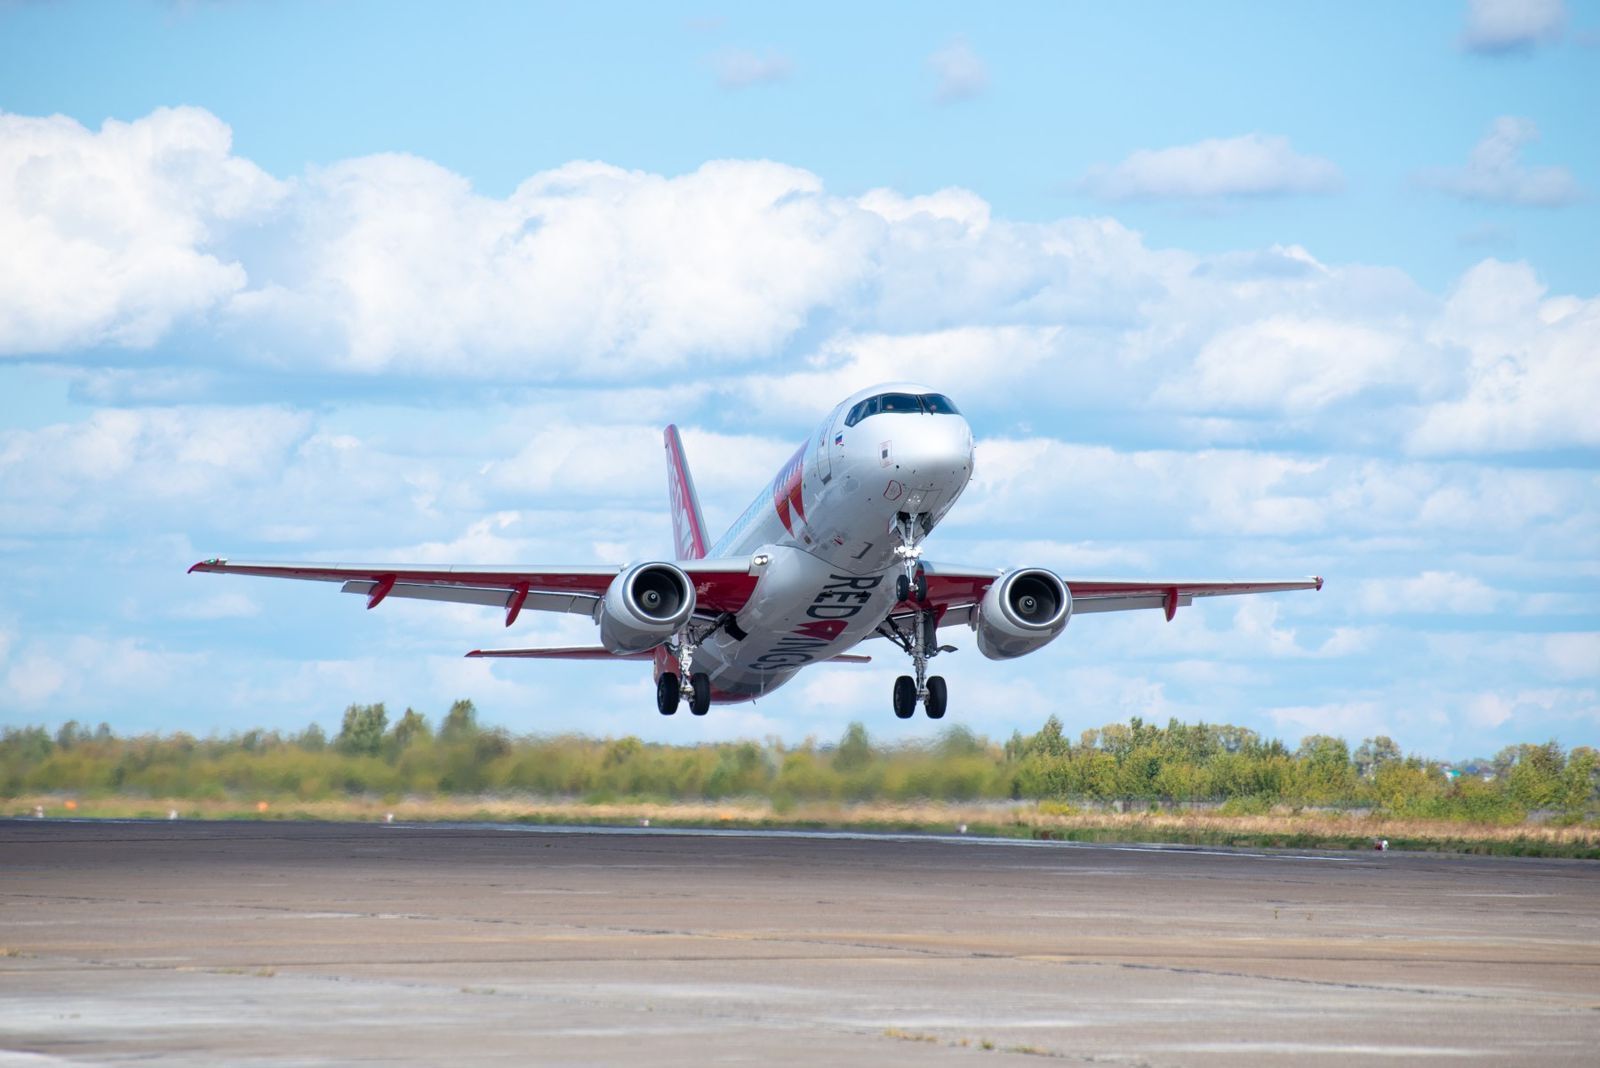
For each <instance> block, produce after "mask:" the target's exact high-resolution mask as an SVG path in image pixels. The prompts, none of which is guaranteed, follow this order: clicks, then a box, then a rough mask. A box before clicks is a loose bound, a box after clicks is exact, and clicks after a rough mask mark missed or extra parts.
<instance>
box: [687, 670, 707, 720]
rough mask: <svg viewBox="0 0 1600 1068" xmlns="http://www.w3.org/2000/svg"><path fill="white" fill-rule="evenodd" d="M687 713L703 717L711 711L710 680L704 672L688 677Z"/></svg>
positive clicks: (697, 672)
mask: <svg viewBox="0 0 1600 1068" xmlns="http://www.w3.org/2000/svg"><path fill="white" fill-rule="evenodd" d="M689 688H690V691H691V692H690V697H689V711H690V712H693V713H694V714H695V715H697V716H703V715H705V714H706V713H707V712H709V711H710V710H711V679H710V677H709V676H708V675H706V673H705V672H704V671H696V672H695V673H694V674H693V675H690V676H689Z"/></svg>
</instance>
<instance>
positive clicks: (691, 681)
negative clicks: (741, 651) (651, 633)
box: [656, 614, 744, 716]
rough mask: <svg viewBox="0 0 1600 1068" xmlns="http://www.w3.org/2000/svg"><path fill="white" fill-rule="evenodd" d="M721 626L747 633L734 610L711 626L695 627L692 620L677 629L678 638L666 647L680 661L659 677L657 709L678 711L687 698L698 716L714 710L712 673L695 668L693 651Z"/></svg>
mask: <svg viewBox="0 0 1600 1068" xmlns="http://www.w3.org/2000/svg"><path fill="white" fill-rule="evenodd" d="M719 630H726V631H727V632H728V633H729V634H732V635H733V636H734V637H736V638H740V639H742V638H743V637H744V634H743V632H741V631H739V630H738V624H737V623H735V622H734V619H733V616H732V614H726V615H723V616H722V617H721V618H720V619H718V620H717V621H716V622H715V623H712V624H710V626H708V627H707V626H703V627H701V628H699V629H696V627H695V625H694V624H693V623H689V624H687V625H686V626H685V627H684V628H683V629H682V630H681V631H679V632H678V634H677V637H676V638H674V639H673V640H672V641H669V642H668V643H667V650H668V651H669V652H671V653H672V655H673V657H674V658H675V659H676V660H677V661H678V670H677V671H676V672H672V671H663V672H662V673H661V677H660V678H658V679H656V709H657V711H659V712H660V713H661V714H662V715H663V716H670V715H672V714H673V713H674V712H676V711H678V702H679V701H688V702H689V711H690V712H691V713H693V714H694V715H696V716H703V715H705V714H706V713H707V712H709V711H710V710H711V676H709V675H707V674H706V673H705V672H704V671H696V670H694V654H695V650H697V649H699V648H700V643H701V642H703V641H705V640H706V639H707V638H709V637H711V636H712V635H713V634H715V633H716V632H717V631H719Z"/></svg>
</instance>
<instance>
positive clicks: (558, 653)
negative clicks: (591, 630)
mask: <svg viewBox="0 0 1600 1068" xmlns="http://www.w3.org/2000/svg"><path fill="white" fill-rule="evenodd" d="M467 655H468V656H504V657H517V658H520V659H523V660H653V659H655V655H656V654H655V653H654V652H651V651H649V650H646V651H645V652H642V653H622V654H618V653H613V652H612V651H611V650H609V649H606V648H604V647H602V646H599V645H567V646H560V647H557V648H554V649H474V650H472V652H470V653H468V654H467Z"/></svg>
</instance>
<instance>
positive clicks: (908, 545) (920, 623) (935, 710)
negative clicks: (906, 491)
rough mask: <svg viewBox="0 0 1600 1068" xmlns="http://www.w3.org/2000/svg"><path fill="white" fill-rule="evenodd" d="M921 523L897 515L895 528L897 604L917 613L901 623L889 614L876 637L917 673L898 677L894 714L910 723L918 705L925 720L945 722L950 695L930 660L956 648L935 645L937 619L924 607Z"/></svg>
mask: <svg viewBox="0 0 1600 1068" xmlns="http://www.w3.org/2000/svg"><path fill="white" fill-rule="evenodd" d="M920 518H921V517H919V516H913V515H907V514H906V513H905V512H901V513H900V514H899V515H897V516H896V517H895V525H894V530H895V533H896V534H897V535H898V536H899V538H900V544H899V545H897V546H896V547H895V555H896V556H898V557H900V563H901V567H902V569H903V570H902V572H901V574H900V575H899V576H897V577H896V579H895V593H896V595H897V598H896V604H897V605H898V604H903V603H905V602H907V601H909V602H911V603H912V604H914V605H916V606H918V607H917V611H916V614H915V616H914V617H912V618H911V619H909V620H907V621H906V622H905V623H904V624H902V623H901V622H900V621H898V620H896V619H895V618H894V616H893V615H892V614H891V615H890V617H889V618H888V619H886V620H884V621H883V622H882V623H880V624H879V625H878V633H880V634H882V635H883V636H884V637H886V638H888V639H889V640H890V641H892V642H894V643H895V644H896V645H898V646H900V648H901V649H903V650H905V653H906V655H907V656H909V657H911V665H912V670H913V671H914V672H915V675H914V676H912V675H901V676H900V677H899V678H898V679H895V680H894V714H895V715H896V716H899V717H900V718H901V719H910V718H911V717H912V716H914V715H916V714H917V704H918V702H921V704H922V710H923V711H924V712H926V713H927V714H928V718H929V719H943V718H944V710H945V706H946V705H947V704H948V703H949V690H948V689H947V688H946V687H945V682H944V676H942V675H929V674H928V661H929V660H931V659H933V658H934V657H936V656H938V655H939V654H940V653H953V652H955V647H954V646H950V645H940V644H939V635H938V623H939V618H938V615H937V614H936V613H935V612H934V611H933V609H932V608H931V607H929V605H928V576H927V573H926V572H924V571H923V569H922V563H921V557H922V546H921V545H920V544H918V543H919V542H920V541H921V538H922V535H923V533H925V529H924V527H923V525H922V523H921V522H920Z"/></svg>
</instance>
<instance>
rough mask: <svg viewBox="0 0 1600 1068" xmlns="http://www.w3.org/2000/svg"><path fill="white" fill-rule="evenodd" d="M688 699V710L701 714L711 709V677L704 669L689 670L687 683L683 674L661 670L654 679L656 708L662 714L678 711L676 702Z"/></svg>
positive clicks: (668, 714)
mask: <svg viewBox="0 0 1600 1068" xmlns="http://www.w3.org/2000/svg"><path fill="white" fill-rule="evenodd" d="M685 697H687V698H688V699H689V711H690V712H692V713H694V714H695V715H697V716H703V715H705V714H706V713H707V712H708V711H710V710H711V678H710V677H709V676H708V675H707V674H706V673H705V672H704V671H695V672H691V673H690V675H689V684H688V685H687V686H685V685H684V683H683V676H682V675H680V674H678V673H677V672H673V671H663V672H662V673H661V677H660V678H659V679H657V680H656V710H657V711H659V712H660V713H661V714H662V715H663V716H670V715H672V714H673V713H674V712H676V711H678V702H679V701H680V700H682V699H683V698H685Z"/></svg>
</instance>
